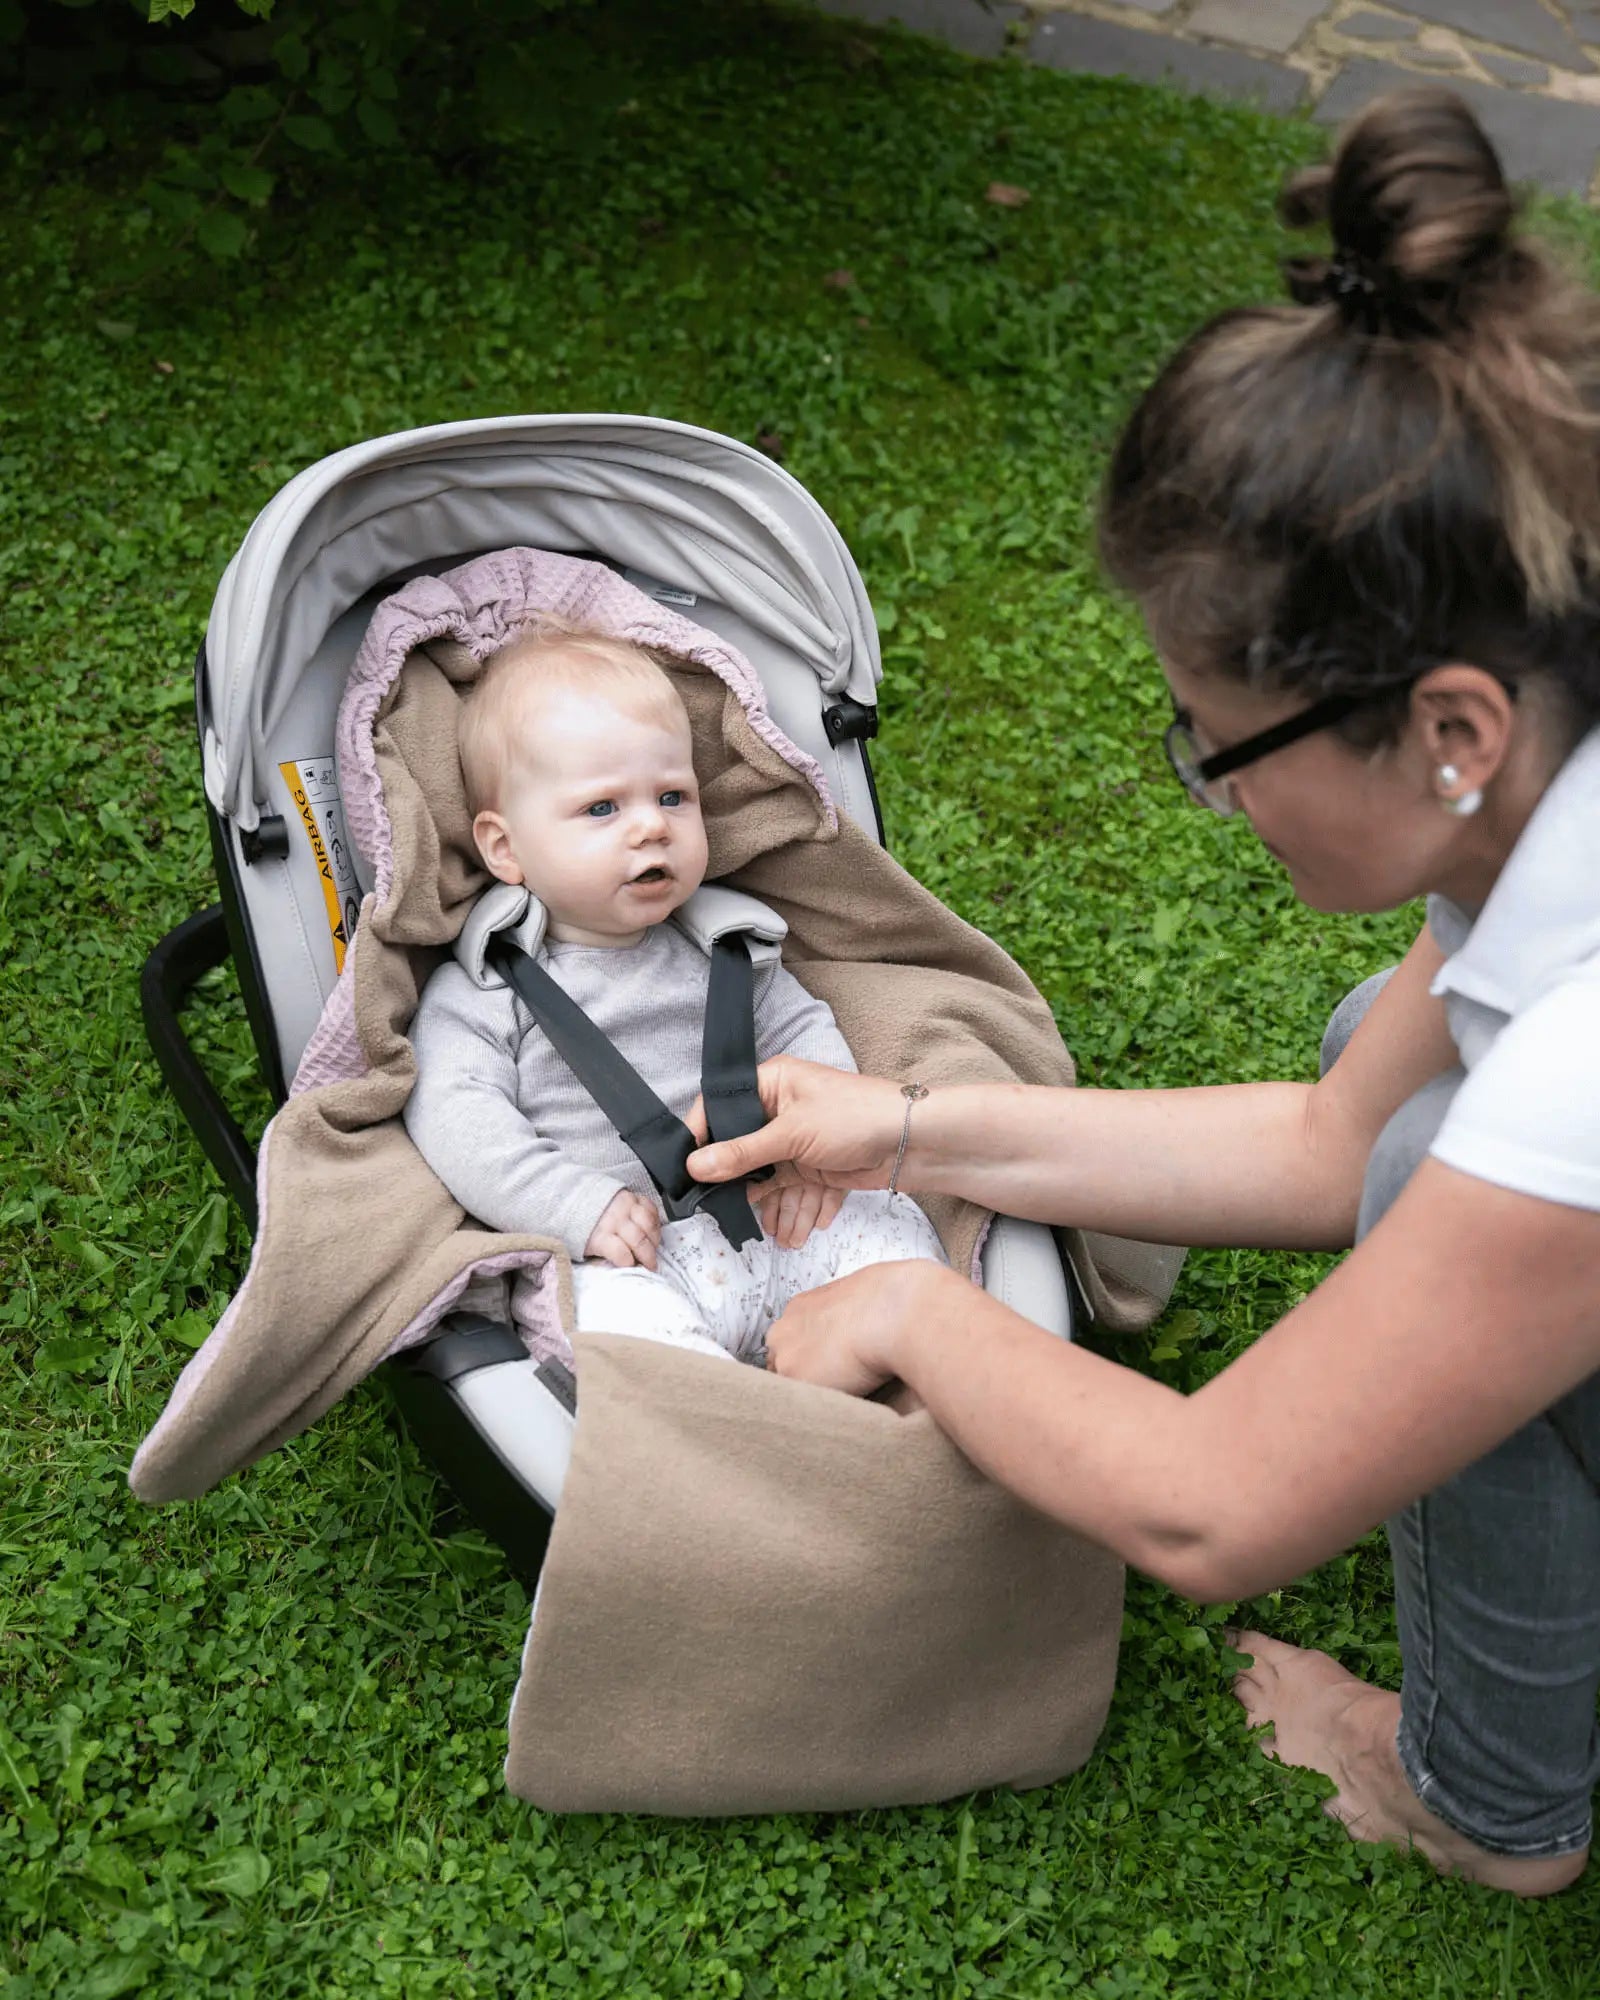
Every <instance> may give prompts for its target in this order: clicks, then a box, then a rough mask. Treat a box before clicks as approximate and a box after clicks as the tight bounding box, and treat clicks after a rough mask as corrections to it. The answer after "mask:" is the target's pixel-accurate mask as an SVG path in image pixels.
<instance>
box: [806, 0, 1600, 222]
mask: <svg viewBox="0 0 1600 2000" xmlns="http://www.w3.org/2000/svg"><path fill="white" fill-rule="evenodd" d="M813 4H815V5H818V6H820V7H822V8H823V9H824V10H825V11H826V12H827V13H830V14H840V15H845V16H848V17H849V18H851V19H853V20H857V21H870V22H885V21H897V22H899V23H900V24H901V25H902V26H903V27H905V28H908V29H910V30H912V31H913V32H914V33H917V34H922V35H929V36H932V37H933V38H934V39H936V40H939V41H943V42H947V43H949V44H950V45H951V46H952V47H953V48H958V49H961V50H963V51H964V52H965V53H966V54H968V55H974V56H1007V57H1010V58H1012V59H1017V58H1020V59H1021V60H1024V61H1027V62H1037V63H1043V64H1046V65H1047V66H1048V67H1049V68H1051V69H1062V70H1088V71H1092V72H1093V73H1094V74H1096V75H1098V76H1131V77H1138V78H1141V79H1144V80H1146V81H1149V82H1164V83H1168V84H1172V85H1175V86H1176V87H1177V88H1179V89H1183V90H1195V91H1201V92H1205V93H1207V94H1208V95H1215V96H1221V97H1235V98H1244V99H1248V100H1251V101H1253V102H1255V103H1258V104H1260V105H1262V106H1264V107H1265V108H1267V109H1269V110H1273V111H1285V112H1289V111H1303V112H1306V113H1308V114H1309V115H1310V116H1311V117H1313V118H1315V119H1317V120H1319V121H1321V122H1324V123H1328V124H1337V123H1339V122H1340V121H1342V120H1343V119H1345V118H1347V117H1348V116H1349V115H1350V113H1351V112H1352V111H1355V110H1357V109H1358V108H1359V107H1360V106H1361V105H1363V104H1365V103H1366V102H1367V100H1368V99H1369V98H1372V97H1376V96H1378V95H1379V94H1380V93H1382V92H1383V91H1386V90H1392V89H1394V88H1395V87H1396V86H1397V85H1399V84H1405V83H1412V82H1415V81H1416V80H1417V79H1418V78H1421V77H1427V78H1431V79H1435V80H1439V81H1446V82H1449V83H1450V84H1452V85H1453V86H1454V87H1455V88H1456V89H1458V90H1459V91H1460V92H1461V94H1462V96H1463V97H1465V98H1466V99H1467V101H1468V102H1469V103H1470V104H1471V105H1472V107H1473V109H1474V110H1475V111H1476V112H1477V113H1478V115H1479V117H1480V118H1481V119H1482V120H1483V124H1484V128H1485V130H1486V131H1487V132H1488V133H1489V136H1490V137H1491V138H1492V139H1493V140H1494V142H1495V144H1496V145H1497V146H1498V147H1499V149H1500V154H1501V157H1502V159H1503V160H1504V161H1505V164H1506V170H1507V172H1508V173H1509V174H1510V175H1511V176H1512V178H1513V179H1516V180H1525V181H1535V182H1537V183H1539V184H1540V185H1541V186H1543V187H1547V188H1550V189H1553V190H1555V191H1556V192H1557V193H1562V194H1581V195H1585V196H1587V197H1588V198H1589V199H1590V200H1591V201H1597V202H1600V0H1029V4H1027V5H1026V6H1023V5H1014V4H1009V0H813Z"/></svg>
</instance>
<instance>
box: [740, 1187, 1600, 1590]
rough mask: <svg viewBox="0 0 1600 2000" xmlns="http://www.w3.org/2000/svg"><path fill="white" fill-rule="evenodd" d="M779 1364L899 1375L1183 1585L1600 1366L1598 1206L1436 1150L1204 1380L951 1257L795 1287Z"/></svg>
mask: <svg viewBox="0 0 1600 2000" xmlns="http://www.w3.org/2000/svg"><path fill="white" fill-rule="evenodd" d="M768 1352H769V1357H770V1365H773V1366H775V1367H776V1369H777V1370H778V1372H779V1373H781V1374H786V1375H798V1376H801V1377H803V1378H804V1379H806V1380H810V1381H821V1382H829V1383H832V1384H833V1385H834V1386H836V1387H839V1388H845V1389H851V1390H854V1391H856V1392H857V1393H861V1392H863V1391H865V1390H867V1389H870V1388H872V1387H875V1386H876V1384H877V1383H878V1382H879V1381H880V1380H885V1379H888V1378H889V1377H892V1376H898V1377H899V1378H900V1379H901V1380H902V1381H904V1382H905V1383H907V1385H908V1386H909V1387H910V1388H911V1389H913V1390H914V1391H915V1392H916V1394H917V1395H918V1396H919V1397H920V1398H921V1399H922V1401H923V1402H924V1403H925V1404H926V1405H927V1406H928V1409H929V1410H930V1412H931V1413H932V1415H933V1417H934V1420H935V1421H936V1422H937V1423H938V1424H939V1426H940V1428H941V1429H943V1430H944V1431H945V1432H947V1433H948V1435H949V1436H950V1437H951V1438H952V1439H953V1440H954V1441H955V1443H956V1444H957V1445H959V1446H960V1447H961V1449H962V1450H963V1451H964V1452H965V1453H966V1454H967V1456H968V1457H969V1458H971V1459H972V1460H973V1462H974V1463H975V1464H976V1465H978V1466H979V1467H980V1468H981V1469H982V1470H983V1471H984V1472H986V1473H988V1474H989V1476H990V1477H992V1478H994V1479H996V1480H998V1481H999V1482H1000V1483H1001V1484H1002V1485H1004V1486H1007V1487H1009V1488H1010V1489H1011V1490H1012V1491H1013V1492H1015V1493H1017V1494H1018V1495H1020V1496H1021V1498H1023V1499H1024V1500H1027V1501H1029V1502H1030V1503H1031V1504H1033V1505H1034V1506H1036V1507H1038V1508H1039V1509H1040V1510H1041V1511H1042V1512H1044V1513H1047V1514H1050V1515H1053V1516H1054V1517H1055V1518H1056V1519H1058V1520H1060V1521H1063V1522H1065V1523H1066V1524H1067V1525H1068V1526H1070V1527H1073V1528H1075V1529H1077V1530H1079V1531H1080V1532H1081V1533H1083V1534H1086V1535H1089V1536H1092V1537H1093V1538H1094V1539H1095V1540H1097V1541H1101V1542H1104V1543H1105V1544H1107V1545H1108V1546H1109V1547H1110V1548H1112V1549H1114V1550H1115V1551H1116V1552H1117V1553H1118V1554H1119V1555H1121V1556H1122V1557H1123V1558H1124V1559H1125V1560H1127V1561H1128V1562H1130V1563H1133V1564H1135V1565H1136V1566H1137V1567H1138V1568H1140V1569H1143V1570H1147V1571H1149V1572H1150V1573H1151V1574H1152V1575H1155V1576H1158V1577H1160V1578H1161V1579H1162V1580H1163V1581H1164V1582H1166V1583H1169V1584H1171V1585H1172V1586H1173V1587H1174V1588H1175V1589H1177V1590H1180V1591H1182V1592H1183V1593H1184V1594H1185V1595H1186V1596H1189V1597H1194V1598H1199V1599H1202V1600H1207V1601H1226V1600H1232V1599H1237V1598H1241V1597H1249V1596H1253V1595H1255V1594H1256V1593H1258V1592H1260V1591H1263V1590H1267V1589H1270V1588H1272V1587H1273V1586H1275V1585H1277V1584H1280V1583H1283V1582H1285V1581H1286V1580H1288V1579H1289V1578H1291V1577H1294V1576H1299V1575H1303V1574H1304V1572H1305V1571H1306V1570H1308V1569H1310V1568H1311V1567H1312V1566H1313V1565H1314V1564H1316V1563H1318V1562H1322V1561H1324V1560H1325V1559H1326V1558H1328V1557H1329V1556H1331V1555H1333V1554H1335V1553H1336V1552H1337V1551H1338V1550H1340V1549H1342V1548H1346V1547H1348V1546H1349V1544H1350V1543H1351V1542H1352V1541H1354V1540H1355V1539H1356V1538H1357V1536H1359V1535H1361V1534H1363V1533H1364V1532H1365V1531H1366V1530H1367V1529H1368V1528H1370V1527H1372V1526H1374V1525H1375V1524H1376V1523H1377V1522H1379V1521H1381V1520H1383V1519H1384V1518H1385V1517H1386V1516H1388V1515H1389V1514H1391V1513H1393V1512H1394V1511H1395V1509H1396V1508H1398V1507H1400V1506H1403V1505H1404V1504H1406V1503H1407V1502H1408V1501H1410V1500H1413V1499H1415V1498H1416V1497H1417V1496H1418V1495H1419V1494H1421V1493H1424V1492H1428V1491H1430V1490H1431V1489H1432V1488H1434V1487H1436V1486H1438V1485H1439V1484H1440V1483H1441V1481H1443V1480H1445V1479H1447V1478H1449V1477H1450V1475H1451V1474H1452V1473H1454V1472H1456V1471H1458V1470H1459V1469H1460V1468H1461V1467H1462V1466H1465V1465H1468V1464H1470V1463H1471V1462H1472V1461H1473V1460H1474V1459H1475V1458H1478V1457H1480V1456H1481V1455H1482V1454H1483V1453H1484V1452H1485V1451H1486V1450H1488V1449H1489V1448H1490V1447H1491V1446H1493V1445H1494V1444H1496V1443H1497V1442H1498V1441H1499V1440H1500V1439H1502V1438H1504V1437H1507V1436H1509V1435H1510V1434H1511V1432H1512V1431H1514V1430H1516V1429H1518V1428H1520V1426H1521V1425H1522V1424H1524V1423H1526V1422H1527V1421H1528V1420H1529V1419H1531V1418H1532V1417H1533V1416H1535V1415H1536V1414H1537V1413H1538V1412H1539V1411H1541V1410H1543V1409H1546V1408H1548V1406H1549V1405H1550V1404H1551V1403H1552V1402H1553V1401H1555V1400H1556V1399H1557V1398H1558V1397H1559V1396H1561V1395H1562V1394H1564V1393H1565V1391H1567V1390H1568V1389H1570V1388H1572V1387H1574V1386H1575V1385H1576V1384H1577V1383H1579V1382H1581V1381H1582V1380H1584V1379H1585V1377H1587V1376H1588V1375H1590V1374H1591V1373H1593V1372H1594V1370H1595V1369H1596V1368H1597V1367H1600V1214H1595V1213H1591V1212H1589V1211H1586V1210H1583V1209H1575V1208H1565V1207H1561V1206H1559V1205H1557V1204H1555V1203H1552V1202H1546V1201H1540V1200H1536V1199H1535V1198H1533V1197H1532V1196H1529V1195H1522V1194H1513V1193H1510V1192H1508V1191H1507V1190H1505V1189H1503V1188H1498V1187H1494V1186H1492V1185H1490V1184H1489V1183H1488V1182H1486V1181H1481V1180H1477V1179H1475V1178H1473V1177H1472V1176H1470V1175H1466V1174H1461V1173H1457V1172H1456V1171H1455V1170H1454V1169H1452V1168H1450V1167H1446V1166H1443V1165H1441V1164H1440V1163H1439V1162H1437V1161H1434V1160H1428V1161H1425V1162H1424V1163H1423V1165H1422V1166H1421V1168H1420V1169H1419V1170H1418V1171H1417V1173H1416V1174H1415V1175H1414V1176H1413V1178H1412V1180H1411V1182H1410V1184H1409V1185H1408V1186H1407V1188H1406V1189H1405V1191H1404V1192H1403V1193H1402V1194H1401V1196H1400V1197H1399V1199H1398V1200H1397V1201H1396V1202H1395V1204H1394V1206H1393V1208H1392V1209H1391V1210H1390V1211H1389V1213H1388V1214H1387V1215H1386V1216H1385V1217H1384V1219H1383V1221H1382V1222H1380V1223H1379V1224H1378V1226H1377V1228H1376V1229H1374V1230H1373V1232H1372V1234H1371V1235H1370V1236H1368V1237H1367V1238H1366V1239H1365V1241H1364V1242H1363V1243H1362V1244H1361V1246H1360V1248H1359V1249H1357V1250H1356V1251H1355V1252H1353V1253H1352V1255H1351V1256H1350V1257H1349V1258H1347V1259H1346V1260H1345V1262H1344V1263H1343V1264H1342V1265H1341V1266H1340V1267H1339V1268H1338V1269H1337V1270H1336V1271H1335V1272H1334V1273H1333V1274H1332V1276H1331V1277H1329V1278H1328V1280H1327V1281H1326V1282H1325V1283H1324V1284H1322V1285H1321V1286H1319V1287H1318V1288H1317V1290H1316V1291H1315V1292H1313V1293H1312V1294H1311V1296H1310V1297H1309V1298H1307V1299H1306V1300H1305V1301H1304V1302H1303V1303H1302V1304H1301V1305H1299V1306H1297V1307H1296V1308H1295V1310H1294V1311H1293V1312H1292V1313H1290V1314H1289V1315H1288V1317H1287V1318H1286V1319H1284V1320H1282V1321H1280V1323H1279V1324H1278V1325H1277V1326H1276V1327H1274V1328H1273V1329H1272V1331H1271V1332H1270V1333H1267V1334H1265V1335H1263V1337H1262V1338H1261V1339H1260V1340H1258V1341H1257V1342H1256V1343H1255V1344H1254V1346H1253V1347H1251V1348H1250V1349H1249V1351H1248V1352H1247V1353H1246V1354H1244V1355H1243V1356H1241V1357H1240V1359H1239V1360H1237V1361H1235V1362H1234V1363H1232V1364H1231V1366H1229V1367H1228V1368H1226V1369H1224V1370H1223V1372H1222V1373H1221V1374H1220V1375H1218V1376H1216V1377H1215V1378H1214V1379H1213V1380H1212V1381H1211V1382H1209V1383H1208V1384H1207V1385H1206V1387H1205V1388H1203V1389H1201V1390H1200V1391H1198V1393H1196V1394H1195V1395H1193V1396H1190V1397H1184V1396H1182V1395H1180V1394H1178V1393H1177V1392H1176V1391H1174V1390H1171V1389H1167V1388H1163V1387H1162V1386H1161V1385H1160V1384H1158V1383H1154V1382H1151V1381H1149V1380H1147V1379H1146V1378H1145V1377H1144V1376H1142V1375H1139V1374H1137V1373H1135V1372H1134V1371H1133V1370H1131V1369H1126V1368H1121V1367H1118V1366H1117V1365H1116V1364H1115V1363H1114V1362H1110V1361H1106V1360H1103V1359H1101V1358H1100V1357H1098V1356H1096V1355H1093V1354H1090V1353H1088V1352H1086V1351H1085V1350H1083V1349H1081V1348H1077V1347H1073V1346H1070V1345H1067V1344H1064V1343H1063V1342H1061V1341H1059V1340H1056V1339H1053V1338H1052V1337H1051V1336H1049V1335H1047V1334H1044V1333H1041V1332H1040V1331H1039V1329H1038V1328H1037V1327H1035V1326H1033V1325H1032V1324H1030V1323H1029V1322H1028V1321H1026V1320H1024V1319H1022V1318H1020V1317H1019V1316H1018V1315H1017V1314H1015V1313H1013V1312H1011V1311H1010V1310H1009V1309H1008V1308H1006V1307H1005V1306H1002V1305H1001V1304H999V1302H998V1301H996V1300H994V1299H992V1298H989V1297H988V1296H987V1295H986V1294H984V1293H982V1292H979V1291H977V1290H976V1289H975V1288H974V1287H973V1286H972V1285H970V1284H969V1283H967V1282H966V1280H965V1279H962V1278H960V1277H958V1276H956V1275H955V1274H954V1273H951V1272H949V1271H945V1270H942V1269H940V1268H939V1267H937V1266H931V1265H929V1266H924V1265H915V1264H888V1265H878V1266H875V1267H873V1268H871V1269H869V1270H867V1271H864V1272H860V1273H858V1274H857V1275H856V1276H855V1277H852V1278H846V1279H843V1280H841V1281H840V1282H839V1283H837V1284H835V1285H831V1286H828V1287H827V1288H825V1289H824V1290H821V1291H818V1292H813V1293H808V1294H802V1296H801V1297H800V1298H798V1299H796V1300H795V1302H794V1304H793V1305H791V1306H790V1307H789V1309H788V1310H787V1311H786V1312H785V1314H784V1315H783V1317H782V1319H780V1320H779V1322H778V1324H777V1325H776V1326H775V1327H774V1328H773V1330H772V1333H771V1335H770V1336H769V1341H768Z"/></svg>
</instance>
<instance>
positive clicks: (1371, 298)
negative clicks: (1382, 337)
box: [1322, 250, 1383, 333]
mask: <svg viewBox="0 0 1600 2000" xmlns="http://www.w3.org/2000/svg"><path fill="white" fill-rule="evenodd" d="M1322 295H1323V297H1324V298H1325V299H1328V300H1330V301H1331V302H1332V303H1333V304H1334V305H1336V306H1337V307H1338V308H1339V310H1340V312H1341V313H1343V315H1344V317H1345V320H1346V323H1347V324H1353V323H1354V322H1355V321H1356V320H1360V322H1361V323H1362V326H1363V327H1364V329H1365V331H1366V332H1368V333H1377V332H1379V331H1381V329H1382V325H1383V293H1382V290H1381V288H1380V286H1379V284H1378V281H1377V279H1376V278H1374V277H1373V275H1372V273H1371V272H1370V271H1368V270H1367V269H1366V268H1365V266H1364V265H1363V264H1361V262H1360V261H1359V260H1358V259H1357V258H1355V257H1354V256H1352V255H1351V254H1350V252H1349V251H1347V250H1346V251H1341V252H1340V254H1339V255H1338V256H1337V257H1333V258H1330V260H1329V262H1328V268H1327V270H1326V271H1325V272H1324V273H1323V278H1322Z"/></svg>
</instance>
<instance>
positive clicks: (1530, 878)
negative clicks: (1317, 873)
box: [1428, 728, 1600, 1209]
mask: <svg viewBox="0 0 1600 2000" xmlns="http://www.w3.org/2000/svg"><path fill="white" fill-rule="evenodd" d="M1428 927H1429V929H1430V930H1431V931H1432V932H1433V935H1434V937H1435V938H1436V940H1437V941H1438V943H1439V945H1440V947H1441V949H1443V950H1444V951H1446V952H1448V953H1450V954H1451V956H1450V957H1448V958H1447V959H1446V960H1445V962H1444V964H1443V965H1442V966H1441V967H1440V968H1439V971H1438V974H1437V975H1436V977H1435V979H1434V982H1433V991H1434V992H1435V993H1437V994H1440V995H1442V996H1443V999H1444V1005H1445V1017H1446V1019H1447V1021H1448V1022H1449V1026H1450V1033H1451V1036H1452V1037H1453V1039H1454V1041H1455V1045H1456V1047H1457V1049H1458V1050H1459V1051H1460V1053H1461V1064H1462V1067H1463V1068H1464V1069H1465V1070H1466V1072H1467V1078H1466V1081H1465V1083H1463V1084H1462V1086H1461V1088H1460V1089H1459V1090H1458V1091H1457V1092H1456V1094H1455V1097H1454V1099H1453V1100H1452V1102H1451V1105H1450V1109H1449V1110H1448V1111H1447V1112H1446V1113H1445V1119H1444V1123H1443V1125H1442V1126H1441V1127H1440V1128H1439V1134H1438V1137H1437V1138H1436V1139H1435V1140H1434V1142H1433V1145H1432V1148H1431V1149H1430V1150H1431V1151H1432V1153H1433V1156H1434V1158H1435V1159H1439V1160H1443V1161H1444V1162H1445V1164H1446V1165H1447V1166H1451V1167H1457V1168H1459V1169H1460V1171H1461V1172H1462V1173H1465V1174H1474V1175H1476V1176H1477V1178H1478V1179H1479V1180H1485V1181H1493V1182H1494V1183H1495V1184H1496V1185H1497V1186H1499V1187H1505V1188H1513V1189H1515V1190H1516V1191H1517V1192H1518V1193H1519V1194H1531V1195H1537V1196H1539V1197H1540V1198H1541V1199H1542V1200H1544V1201H1555V1202H1561V1203H1562V1204H1564V1205H1565V1206H1566V1207H1569V1208H1592V1209H1600V728H1597V729H1592V730H1591V731H1590V732H1589V734H1588V735H1587V736H1586V737H1584V738H1583V740H1582V741H1581V742H1580V743H1579V745H1578V747H1577V748H1576V749H1575V750H1574V751H1573V752H1572V754H1571V755H1570V756H1569V757H1568V759H1567V761H1566V763H1565V764H1563V765H1562V767H1561V769H1560V770H1559V771H1558V772H1557V773H1556V775H1555V777H1554V779H1553V780H1552V781H1551V783H1550V786H1549V789H1548V790H1547V791H1546V792H1545V795H1544V797H1543V798H1542V799H1541V800H1540V801H1539V803H1538V805H1537V806H1536V807H1535V809H1534V813H1533V817H1532V818H1531V819H1530V820H1529V821H1528V824H1527V825H1526V826H1525V827H1524V828H1523V831H1522V837H1521V839H1520V840H1518V842H1517V844H1516V846H1515V847H1514V848H1513V849H1512V851H1511V856H1510V859H1509V860H1508V861H1507V862H1506V865H1505V867H1504V868H1503V869H1502V870H1501V871H1500V877H1499V880H1498V881H1497V882H1496V883H1495V885H1494V888H1493V889H1492V890H1491V891H1490V894H1489V900H1488V901H1487V902H1486V903H1485V904H1484V906H1483V908H1482V909H1481V910H1480V911H1479V912H1478V915H1477V917H1476V918H1473V917H1470V916H1468V915H1467V914H1466V912H1465V911H1463V910H1461V909H1460V908H1458V906H1457V905H1456V904H1454V903H1452V902H1450V901H1448V900H1447V899H1446V898H1445V897H1443V896H1430V897H1429V898H1428Z"/></svg>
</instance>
